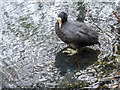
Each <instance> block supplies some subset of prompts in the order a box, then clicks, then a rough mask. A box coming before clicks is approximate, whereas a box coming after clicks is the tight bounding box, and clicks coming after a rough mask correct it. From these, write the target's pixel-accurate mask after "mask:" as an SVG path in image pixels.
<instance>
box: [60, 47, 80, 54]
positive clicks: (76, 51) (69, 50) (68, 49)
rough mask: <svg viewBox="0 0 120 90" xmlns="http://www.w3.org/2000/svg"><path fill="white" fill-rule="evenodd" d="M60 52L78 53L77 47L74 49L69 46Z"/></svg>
mask: <svg viewBox="0 0 120 90" xmlns="http://www.w3.org/2000/svg"><path fill="white" fill-rule="evenodd" d="M62 53H68V55H75V54H77V53H78V49H76V50H74V49H71V48H67V50H65V51H63V52H62Z"/></svg>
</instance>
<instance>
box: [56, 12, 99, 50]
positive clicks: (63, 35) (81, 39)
mask: <svg viewBox="0 0 120 90" xmlns="http://www.w3.org/2000/svg"><path fill="white" fill-rule="evenodd" d="M55 31H56V34H57V35H58V37H59V38H60V39H61V40H62V41H63V42H65V43H66V44H68V45H70V46H71V47H72V48H74V49H77V50H79V49H80V48H81V47H85V46H90V45H93V44H97V43H98V33H97V32H96V31H94V30H92V28H91V27H88V26H87V25H86V24H85V23H83V22H78V21H68V15H67V13H65V12H61V13H60V14H58V20H57V22H56V24H55Z"/></svg>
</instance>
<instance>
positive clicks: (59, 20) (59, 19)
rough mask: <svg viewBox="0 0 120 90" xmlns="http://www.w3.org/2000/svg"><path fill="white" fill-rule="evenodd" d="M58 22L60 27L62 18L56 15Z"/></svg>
mask: <svg viewBox="0 0 120 90" xmlns="http://www.w3.org/2000/svg"><path fill="white" fill-rule="evenodd" d="M58 22H59V28H61V25H62V19H61V18H60V17H58Z"/></svg>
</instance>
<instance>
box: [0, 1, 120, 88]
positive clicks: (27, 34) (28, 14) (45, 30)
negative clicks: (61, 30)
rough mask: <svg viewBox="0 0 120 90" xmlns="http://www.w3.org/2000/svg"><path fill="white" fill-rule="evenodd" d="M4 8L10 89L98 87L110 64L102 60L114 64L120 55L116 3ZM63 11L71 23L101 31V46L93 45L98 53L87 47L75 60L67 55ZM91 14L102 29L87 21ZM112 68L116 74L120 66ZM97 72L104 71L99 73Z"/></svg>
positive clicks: (5, 81)
mask: <svg viewBox="0 0 120 90" xmlns="http://www.w3.org/2000/svg"><path fill="white" fill-rule="evenodd" d="M0 6H1V11H0V12H1V22H0V25H1V34H2V35H1V40H2V42H0V49H1V55H0V57H1V60H2V61H0V67H1V68H2V69H1V71H0V74H1V75H2V82H1V85H2V87H4V88H16V87H23V88H26V87H27V88H34V87H56V86H57V87H71V86H72V85H73V86H76V85H78V86H79V87H81V88H83V87H98V86H99V84H98V83H96V81H97V80H98V77H104V76H105V75H104V74H105V73H104V72H103V70H104V68H106V65H105V64H98V62H97V61H104V60H107V61H109V60H110V61H112V60H113V59H115V58H116V57H117V56H118V53H117V52H119V39H118V38H119V36H117V35H116V34H118V33H117V29H116V26H114V24H115V23H117V19H116V18H115V16H114V15H113V13H112V11H113V10H114V9H116V3H115V2H113V3H87V2H84V3H78V2H62V3H60V2H49V3H47V2H46V3H45V2H44V3H41V2H29V1H28V2H5V1H2V2H1V3H0ZM61 11H66V12H67V13H68V17H69V20H79V21H83V20H84V22H85V23H86V24H87V25H88V26H91V27H92V28H93V29H94V30H95V31H97V32H98V33H99V34H100V36H99V42H100V44H101V45H100V46H99V45H94V46H90V48H92V49H88V48H86V49H84V50H83V52H81V53H80V54H79V55H75V56H68V54H66V53H64V54H63V53H62V51H63V50H66V49H67V48H66V47H67V45H66V44H65V43H63V42H62V41H61V40H60V39H59V38H58V37H57V35H56V34H55V30H54V24H55V22H56V19H57V18H56V17H57V14H58V13H59V12H61ZM86 11H87V12H88V13H89V14H90V16H91V17H92V18H93V20H94V23H95V24H97V25H98V26H99V27H100V28H101V30H99V29H98V28H97V27H96V26H95V25H94V24H93V22H91V21H90V20H89V18H88V17H87V16H85V14H84V13H85V12H86ZM100 65H101V67H99V66H100ZM102 65H103V66H102ZM109 65H110V68H109V69H108V71H111V72H112V70H113V69H116V68H115V65H112V64H111V63H109ZM109 65H108V66H109ZM91 69H92V71H90V70H91ZM95 69H99V70H98V72H97V71H96V70H95ZM91 72H92V74H91ZM106 72H107V69H106Z"/></svg>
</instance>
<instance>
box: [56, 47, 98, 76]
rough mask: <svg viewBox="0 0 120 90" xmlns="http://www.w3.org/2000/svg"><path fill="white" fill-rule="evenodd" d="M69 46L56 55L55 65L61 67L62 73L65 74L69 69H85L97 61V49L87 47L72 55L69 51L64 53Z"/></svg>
mask: <svg viewBox="0 0 120 90" xmlns="http://www.w3.org/2000/svg"><path fill="white" fill-rule="evenodd" d="M67 48H68V47H67ZM67 48H64V49H62V50H61V51H60V52H58V53H57V55H56V62H55V66H56V67H57V68H59V70H60V74H61V75H64V74H65V73H66V72H67V71H68V70H69V71H74V70H83V69H85V68H86V67H88V66H90V65H92V64H93V63H95V62H96V61H97V57H98V54H99V51H97V50H93V49H90V48H87V47H86V48H84V49H82V50H81V51H80V52H79V53H78V54H75V55H72V56H71V55H68V53H63V51H65V50H67Z"/></svg>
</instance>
